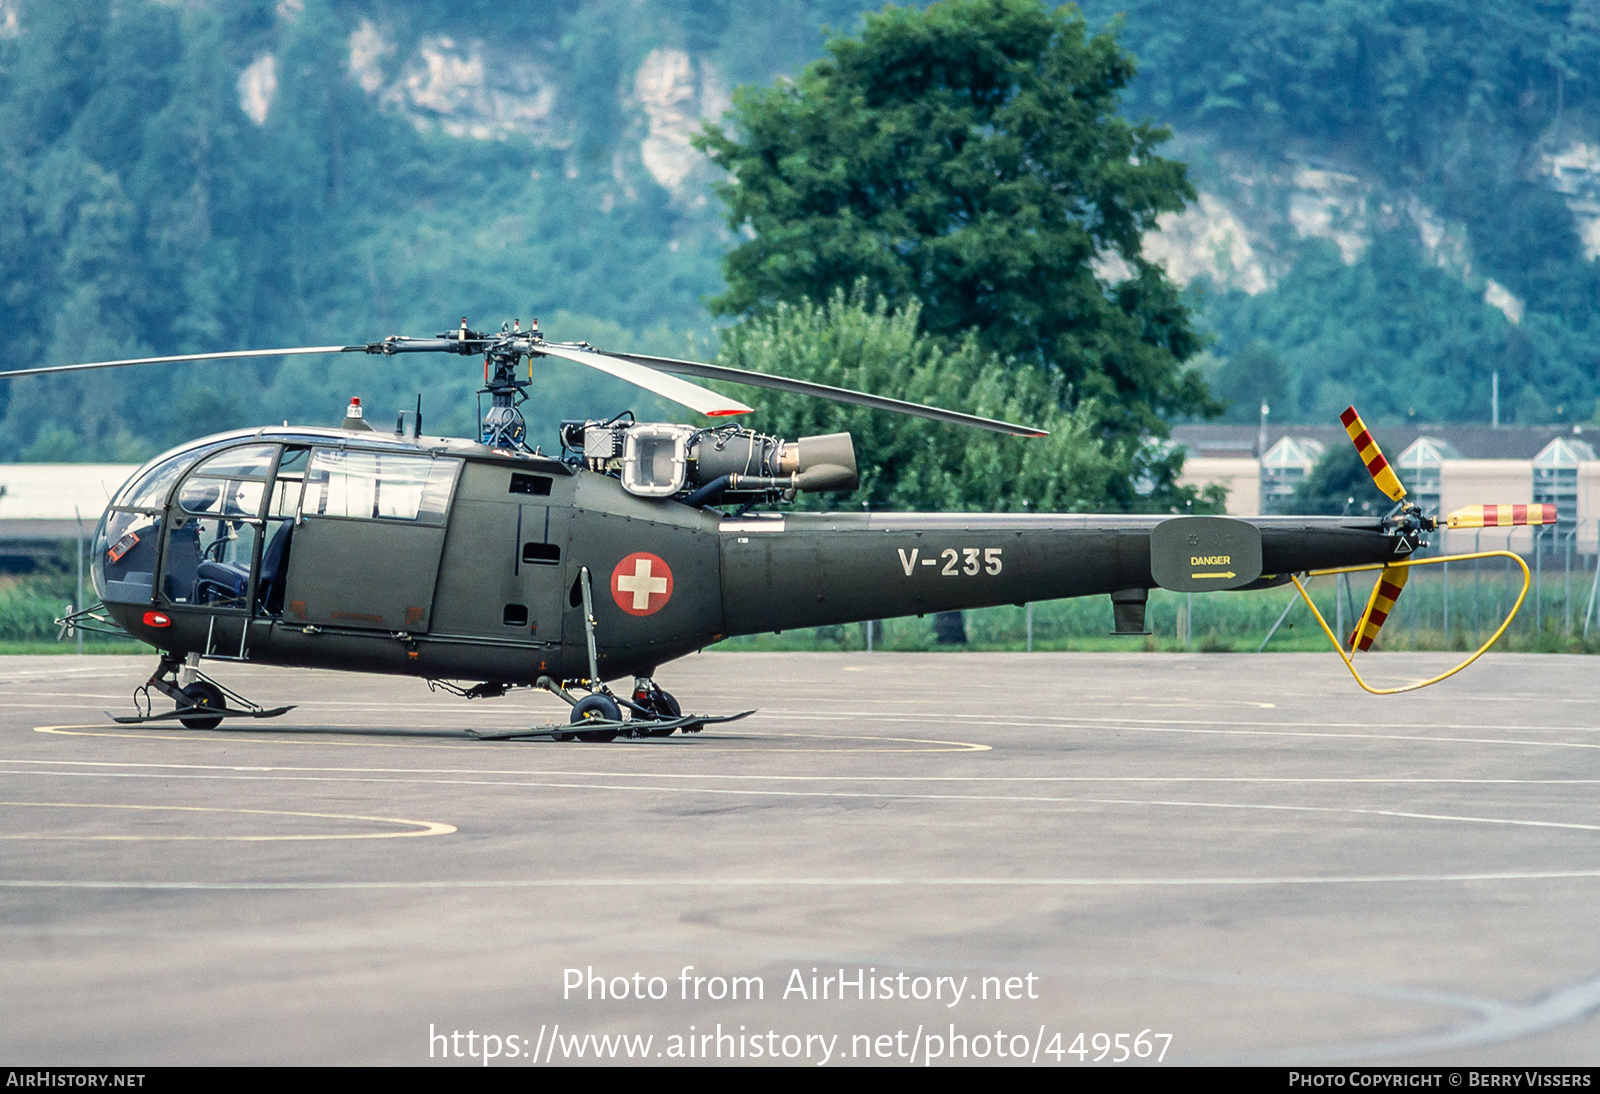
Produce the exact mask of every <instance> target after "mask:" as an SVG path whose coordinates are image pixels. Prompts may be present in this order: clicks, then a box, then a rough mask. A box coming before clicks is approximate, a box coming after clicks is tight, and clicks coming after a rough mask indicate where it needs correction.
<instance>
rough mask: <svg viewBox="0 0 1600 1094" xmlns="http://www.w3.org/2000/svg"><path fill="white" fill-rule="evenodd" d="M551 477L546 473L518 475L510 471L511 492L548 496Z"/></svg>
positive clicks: (540, 496)
mask: <svg viewBox="0 0 1600 1094" xmlns="http://www.w3.org/2000/svg"><path fill="white" fill-rule="evenodd" d="M550 483H551V479H550V476H548V475H518V474H516V473H515V472H512V475H511V493H513V494H532V495H533V496H534V497H538V498H544V497H549V496H550Z"/></svg>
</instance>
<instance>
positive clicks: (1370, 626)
mask: <svg viewBox="0 0 1600 1094" xmlns="http://www.w3.org/2000/svg"><path fill="white" fill-rule="evenodd" d="M1410 576H1411V568H1410V567H1409V566H1385V567H1384V568H1383V573H1381V574H1379V575H1378V583H1377V584H1376V585H1374V586H1373V587H1372V595H1371V596H1369V597H1368V598H1367V610H1366V612H1365V613H1363V614H1362V616H1361V620H1360V622H1358V623H1357V624H1356V629H1355V630H1353V631H1351V632H1350V648H1351V649H1352V650H1361V651H1363V652H1365V651H1366V650H1370V649H1371V648H1372V643H1373V640H1374V639H1376V638H1377V637H1378V632H1379V631H1380V630H1382V629H1383V624H1384V620H1386V619H1388V618H1389V613H1390V612H1392V611H1394V602H1395V601H1396V600H1399V599H1400V590H1401V589H1404V588H1405V587H1406V579H1407V578H1409V577H1410Z"/></svg>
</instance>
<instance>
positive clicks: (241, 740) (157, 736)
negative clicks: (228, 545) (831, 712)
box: [33, 726, 993, 752]
mask: <svg viewBox="0 0 1600 1094" xmlns="http://www.w3.org/2000/svg"><path fill="white" fill-rule="evenodd" d="M328 728H330V729H333V730H334V731H335V732H338V731H340V729H341V727H337V726H333V727H328ZM33 731H34V732H35V733H53V734H59V735H60V736H63V737H128V738H131V739H133V740H136V741H188V742H195V741H202V742H212V743H221V744H257V745H266V744H271V745H279V744H297V745H308V744H328V745H339V746H343V747H347V748H458V749H459V748H472V747H479V746H482V745H489V744H500V743H504V742H501V741H495V740H483V741H479V740H472V739H463V740H461V741H456V742H450V743H441V744H409V743H402V742H399V741H347V740H338V739H335V738H334V736H333V734H330V733H327V732H325V731H324V732H319V733H318V734H316V735H315V736H311V735H306V736H302V737H298V738H297V737H296V736H295V733H294V731H293V730H285V731H284V732H283V735H282V736H275V737H235V736H232V735H231V734H218V733H217V731H215V730H190V731H188V732H187V733H185V734H183V735H182V736H179V735H176V734H170V733H129V732H126V731H121V730H111V729H101V728H100V727H99V726H34V727H33ZM346 732H349V733H351V734H359V733H362V732H363V730H362V729H361V728H359V727H349V728H348V730H346ZM367 732H370V731H367ZM200 734H208V735H207V736H200ZM210 734H216V735H210ZM695 736H697V737H700V739H701V740H707V741H717V740H730V739H731V738H727V737H722V736H720V735H717V734H709V735H700V734H696V735H695ZM760 736H763V737H803V738H806V739H809V740H819V741H840V740H844V741H879V742H892V743H896V744H909V745H923V746H927V747H922V748H741V749H740V750H739V751H740V752H989V751H992V749H993V746H992V745H985V744H976V743H974V742H971V741H939V740H930V739H925V738H921V737H867V736H861V735H856V734H843V733H841V734H832V735H828V734H821V733H764V734H761V735H760ZM529 743H531V742H529ZM618 743H620V744H621V745H623V746H624V747H626V746H627V745H629V744H643V743H644V742H634V741H622V742H611V743H610V745H609V747H615V746H616V744H618ZM579 744H581V742H565V745H566V747H578V745H579Z"/></svg>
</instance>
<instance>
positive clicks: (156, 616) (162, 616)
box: [144, 612, 172, 627]
mask: <svg viewBox="0 0 1600 1094" xmlns="http://www.w3.org/2000/svg"><path fill="white" fill-rule="evenodd" d="M144 625H145V626H147V627H170V626H172V617H171V616H169V615H168V614H167V613H166V612H145V613H144Z"/></svg>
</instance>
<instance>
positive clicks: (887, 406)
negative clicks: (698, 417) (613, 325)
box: [610, 353, 1050, 437]
mask: <svg viewBox="0 0 1600 1094" xmlns="http://www.w3.org/2000/svg"><path fill="white" fill-rule="evenodd" d="M610 356H612V357H621V358H622V359H623V360H626V361H633V362H635V363H637V364H641V365H648V366H649V367H650V368H653V369H659V370H660V371H662V372H670V373H676V374H678V375H682V376H698V377H700V378H701V379H703V380H726V381H728V382H729V383H734V384H748V385H750V386H751V387H764V388H770V389H772V390H773V391H787V392H789V393H790V394H792V395H811V396H815V397H816V398H818V399H831V400H832V401H834V402H836V403H849V404H850V405H852V406H864V407H868V408H869V409H872V410H888V411H892V412H894V413H896V414H909V415H911V416H913V417H916V418H928V419H931V420H932V421H935V422H945V423H948V424H950V425H967V426H972V427H973V428H975V429H988V430H991V431H993V432H995V433H1007V434H1010V435H1011V436H1013V437H1048V436H1049V435H1050V433H1049V431H1048V430H1044V429H1040V428H1038V427H1037V426H1031V425H1016V424H1014V423H1012V422H1002V421H999V420H997V419H995V418H980V417H979V416H978V415H976V414H963V413H962V412H961V411H959V410H945V409H943V408H941V407H936V406H925V405H923V404H922V403H908V402H906V401H905V400H903V399H890V398H887V397H886V396H883V395H869V394H867V393H866V392H864V391H852V390H851V389H849V388H847V387H834V386H833V385H831V384H818V383H813V382H812V381H810V380H791V379H789V378H788V377H787V376H773V375H771V374H770V373H765V372H746V371H745V370H744V369H739V368H729V367H727V366H726V365H707V364H703V363H701V362H699V361H680V360H677V359H676V358H673V357H651V356H649V355H648V354H643V353H613V354H610Z"/></svg>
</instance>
